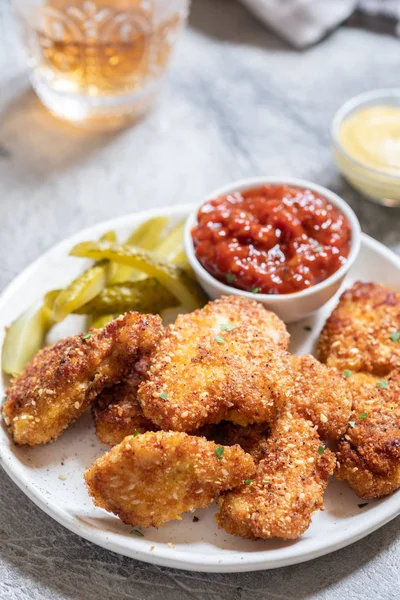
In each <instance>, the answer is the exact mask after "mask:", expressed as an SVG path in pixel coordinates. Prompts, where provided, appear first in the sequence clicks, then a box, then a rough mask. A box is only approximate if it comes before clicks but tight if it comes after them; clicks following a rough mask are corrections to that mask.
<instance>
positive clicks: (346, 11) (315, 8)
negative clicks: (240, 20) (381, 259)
mask: <svg viewBox="0 0 400 600" xmlns="http://www.w3.org/2000/svg"><path fill="white" fill-rule="evenodd" d="M241 1H242V2H243V4H245V5H246V6H248V7H249V8H250V10H251V11H252V12H253V13H254V14H255V15H257V16H258V17H259V18H260V19H261V20H262V21H264V22H265V23H266V24H267V25H269V26H270V27H271V28H272V29H274V30H275V31H276V32H277V33H278V34H279V35H280V36H282V37H283V38H285V39H286V40H287V41H288V42H289V43H290V44H292V45H293V46H296V47H297V48H305V47H306V46H309V45H311V44H315V43H316V42H318V41H319V40H320V39H322V38H323V37H324V36H325V35H326V34H327V33H328V32H329V31H331V30H332V29H334V28H335V27H337V26H338V25H340V23H342V22H343V21H345V20H346V19H347V18H348V17H349V16H350V15H351V14H352V13H353V12H354V10H355V8H356V6H357V3H358V2H357V0H241Z"/></svg>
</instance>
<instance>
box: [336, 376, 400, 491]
mask: <svg viewBox="0 0 400 600" xmlns="http://www.w3.org/2000/svg"><path fill="white" fill-rule="evenodd" d="M348 382H349V385H350V387H351V390H352V393H353V412H352V415H351V419H350V422H349V427H348V430H347V432H346V435H345V436H344V439H343V440H342V441H341V442H340V444H339V447H338V452H337V455H336V456H337V459H338V465H337V469H336V476H337V477H338V479H342V480H345V481H347V482H348V483H349V485H350V486H351V487H352V488H353V489H354V491H355V492H356V494H357V495H358V496H360V497H361V498H365V499H367V500H371V499H375V498H381V497H383V496H387V495H388V494H391V493H392V492H394V491H395V490H397V489H399V488H400V373H399V372H398V371H396V372H393V373H392V374H391V375H389V376H388V377H387V378H386V379H385V380H378V379H376V378H374V377H373V376H371V375H367V374H362V373H355V374H353V375H352V376H351V377H350V378H349V379H348Z"/></svg>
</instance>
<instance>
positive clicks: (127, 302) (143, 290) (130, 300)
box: [75, 277, 179, 315]
mask: <svg viewBox="0 0 400 600" xmlns="http://www.w3.org/2000/svg"><path fill="white" fill-rule="evenodd" d="M178 304H179V303H178V301H177V299H176V298H175V296H174V295H173V294H171V292H169V291H168V290H167V289H166V288H165V287H163V286H162V285H161V284H160V283H159V282H158V280H157V279H155V278H154V277H147V278H146V279H143V280H142V281H126V282H125V283H117V284H116V285H110V286H107V287H106V288H105V289H104V290H103V291H102V292H101V293H100V294H99V295H98V296H96V298H93V300H91V301H90V302H88V303H87V304H85V305H84V306H81V307H80V308H79V309H78V310H76V311H75V312H77V313H78V314H86V315H87V314H91V315H103V314H111V313H113V314H121V313H125V312H128V311H130V310H136V311H138V312H142V313H152V314H159V313H160V312H161V311H162V310H164V309H166V308H169V307H172V306H177V305H178Z"/></svg>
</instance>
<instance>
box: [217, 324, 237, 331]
mask: <svg viewBox="0 0 400 600" xmlns="http://www.w3.org/2000/svg"><path fill="white" fill-rule="evenodd" d="M235 327H236V325H229V324H227V323H221V325H220V326H219V328H220V330H221V331H233V329H235Z"/></svg>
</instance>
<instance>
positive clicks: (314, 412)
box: [288, 354, 352, 441]
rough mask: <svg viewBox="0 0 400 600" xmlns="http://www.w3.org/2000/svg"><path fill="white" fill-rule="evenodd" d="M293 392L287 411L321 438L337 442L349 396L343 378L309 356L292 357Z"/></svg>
mask: <svg viewBox="0 0 400 600" xmlns="http://www.w3.org/2000/svg"><path fill="white" fill-rule="evenodd" d="M291 366H292V371H293V377H294V390H293V393H292V394H291V396H290V400H289V403H288V408H289V409H290V410H291V411H292V412H296V413H297V414H299V415H300V416H301V417H304V418H305V419H309V420H310V421H311V422H312V423H313V425H316V427H317V429H318V433H319V435H320V437H321V438H322V439H324V440H334V441H337V440H338V439H339V438H340V437H341V436H342V435H343V434H344V433H345V432H346V429H347V426H348V422H349V418H350V412H351V402H352V398H351V392H350V390H349V389H348V386H347V384H346V380H345V379H344V377H343V375H342V374H340V373H338V372H337V371H336V370H335V369H333V368H328V367H326V366H325V365H323V364H321V363H320V362H318V361H317V360H316V359H315V358H314V357H313V356H310V355H309V354H307V355H305V356H292V357H291Z"/></svg>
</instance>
